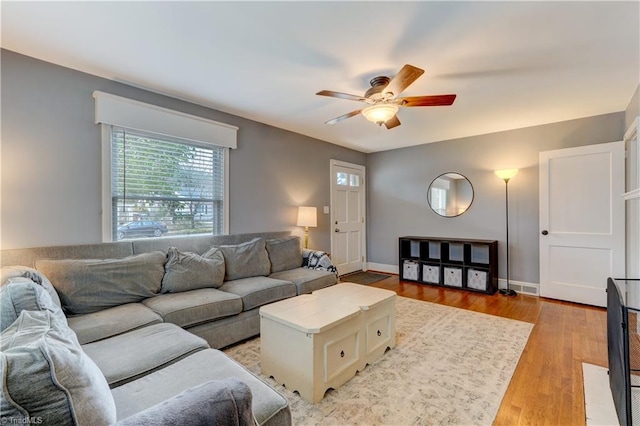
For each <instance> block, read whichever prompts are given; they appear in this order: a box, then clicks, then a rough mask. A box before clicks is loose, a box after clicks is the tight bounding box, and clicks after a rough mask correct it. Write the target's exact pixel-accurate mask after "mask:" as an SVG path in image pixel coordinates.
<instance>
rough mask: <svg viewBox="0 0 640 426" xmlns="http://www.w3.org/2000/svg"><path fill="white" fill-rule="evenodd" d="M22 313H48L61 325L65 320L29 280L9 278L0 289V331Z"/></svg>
mask: <svg viewBox="0 0 640 426" xmlns="http://www.w3.org/2000/svg"><path fill="white" fill-rule="evenodd" d="M22 311H49V312H51V314H52V315H54V316H56V317H57V318H58V320H60V321H61V322H62V323H66V318H65V316H64V313H63V312H62V309H60V306H59V305H57V304H55V303H54V302H53V300H51V296H49V293H48V292H46V291H45V290H44V288H42V287H41V286H40V285H38V284H36V283H35V282H33V281H32V280H31V279H29V278H24V277H15V278H9V279H8V280H7V281H6V284H5V285H3V286H2V287H0V331H4V330H5V329H6V328H7V327H9V326H10V325H11V324H13V323H14V322H15V321H16V320H17V319H18V317H19V316H20V313H21V312H22Z"/></svg>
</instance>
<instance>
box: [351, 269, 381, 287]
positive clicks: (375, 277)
mask: <svg viewBox="0 0 640 426" xmlns="http://www.w3.org/2000/svg"><path fill="white" fill-rule="evenodd" d="M390 276H391V275H386V274H379V273H377V272H368V271H367V272H364V271H360V272H354V273H352V274H347V275H343V276H341V277H340V281H341V282H343V283H356V284H364V285H367V284H372V283H375V282H378V281H382V280H386V279H387V278H389V277H390Z"/></svg>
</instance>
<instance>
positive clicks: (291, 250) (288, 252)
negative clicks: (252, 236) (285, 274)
mask: <svg viewBox="0 0 640 426" xmlns="http://www.w3.org/2000/svg"><path fill="white" fill-rule="evenodd" d="M266 245H267V252H268V253H269V260H270V261H271V272H280V271H288V270H289V269H295V268H299V267H301V266H302V250H301V249H300V237H296V236H293V235H292V236H289V237H284V238H274V239H272V240H267V241H266Z"/></svg>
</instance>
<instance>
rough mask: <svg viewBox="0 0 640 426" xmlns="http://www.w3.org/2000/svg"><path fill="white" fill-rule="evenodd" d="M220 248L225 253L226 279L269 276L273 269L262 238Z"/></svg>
mask: <svg viewBox="0 0 640 426" xmlns="http://www.w3.org/2000/svg"><path fill="white" fill-rule="evenodd" d="M219 248H220V250H221V251H222V254H223V255H224V265H225V277H224V279H225V281H231V280H237V279H240V278H249V277H258V276H267V275H269V272H270V271H271V263H270V262H269V255H268V254H267V250H266V248H265V242H264V240H263V239H262V238H254V239H253V240H251V241H247V242H246V243H242V244H237V245H229V246H220V247H219Z"/></svg>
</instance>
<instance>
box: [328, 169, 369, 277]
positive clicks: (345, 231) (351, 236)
mask: <svg viewBox="0 0 640 426" xmlns="http://www.w3.org/2000/svg"><path fill="white" fill-rule="evenodd" d="M364 175H365V168H364V166H360V165H357V164H349V163H344V162H341V161H337V160H331V230H332V233H331V260H332V261H333V264H334V265H336V267H337V268H338V273H339V274H340V275H344V274H348V273H350V272H355V271H360V270H362V269H364V265H365V241H366V238H365V221H364V219H365V207H364V206H365V194H366V192H365V176H364Z"/></svg>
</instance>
